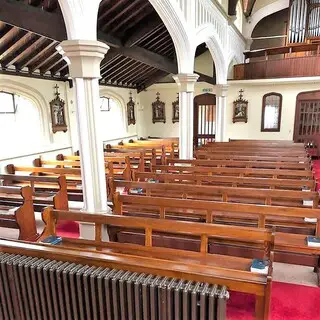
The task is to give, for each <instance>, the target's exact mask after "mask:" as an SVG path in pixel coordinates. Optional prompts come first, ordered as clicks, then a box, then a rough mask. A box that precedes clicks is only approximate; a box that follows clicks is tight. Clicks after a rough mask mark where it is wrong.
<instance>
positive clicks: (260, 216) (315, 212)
mask: <svg viewBox="0 0 320 320" xmlns="http://www.w3.org/2000/svg"><path fill="white" fill-rule="evenodd" d="M127 206H130V208H129V210H130V212H133V213H134V212H135V210H136V212H139V213H143V212H146V213H147V212H148V209H149V210H150V209H151V210H152V211H153V212H158V214H159V218H160V219H165V218H166V215H178V216H180V217H181V216H182V217H183V216H194V217H202V218H204V219H205V220H206V222H207V223H212V221H213V218H214V217H215V216H217V215H218V214H222V215H223V214H224V213H226V214H230V213H232V214H235V215H243V214H246V215H254V216H256V217H257V221H258V227H259V228H265V226H266V218H267V217H272V216H276V217H286V218H291V217H299V218H316V219H317V224H316V234H317V235H318V234H320V209H312V208H293V207H280V206H269V205H254V204H243V203H236V204H234V203H224V202H213V201H203V200H201V201H199V200H186V199H173V198H163V197H141V196H132V195H120V194H119V193H118V192H117V193H116V194H115V195H114V212H115V213H116V214H119V215H123V214H125V213H126V212H125V210H126V207H127ZM142 210H144V211H143V212H142ZM289 221H290V219H289Z"/></svg>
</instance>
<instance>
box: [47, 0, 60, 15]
mask: <svg viewBox="0 0 320 320" xmlns="http://www.w3.org/2000/svg"><path fill="white" fill-rule="evenodd" d="M43 8H45V10H46V11H49V12H52V11H54V10H56V9H57V8H58V0H44V1H43Z"/></svg>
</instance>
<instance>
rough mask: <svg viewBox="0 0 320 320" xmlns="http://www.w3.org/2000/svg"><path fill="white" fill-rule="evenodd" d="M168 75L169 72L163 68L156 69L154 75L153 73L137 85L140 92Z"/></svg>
mask: <svg viewBox="0 0 320 320" xmlns="http://www.w3.org/2000/svg"><path fill="white" fill-rule="evenodd" d="M166 75H167V73H166V72H164V71H161V70H158V71H156V72H155V73H154V74H153V75H151V77H149V78H147V79H146V80H145V81H144V82H143V83H141V84H139V85H138V86H137V91H138V93H139V92H141V91H143V90H145V89H146V88H148V87H150V86H152V85H153V84H154V83H156V82H157V81H158V80H160V79H162V78H163V77H165V76H166Z"/></svg>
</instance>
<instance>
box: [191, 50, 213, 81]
mask: <svg viewBox="0 0 320 320" xmlns="http://www.w3.org/2000/svg"><path fill="white" fill-rule="evenodd" d="M194 70H195V72H197V71H198V72H200V73H203V74H205V75H207V76H209V77H212V76H213V60H212V56H211V53H210V51H209V50H207V51H206V52H205V53H203V54H201V55H200V56H198V57H197V58H196V59H195V62H194Z"/></svg>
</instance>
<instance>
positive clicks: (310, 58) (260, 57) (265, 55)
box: [233, 44, 320, 80]
mask: <svg viewBox="0 0 320 320" xmlns="http://www.w3.org/2000/svg"><path fill="white" fill-rule="evenodd" d="M244 56H245V60H246V61H247V60H248V59H250V61H249V62H247V63H243V64H237V65H235V66H234V69H233V71H234V78H233V79H234V80H251V79H270V78H291V77H314V76H320V45H319V44H298V45H296V44H295V45H291V46H285V47H278V48H268V49H262V50H255V51H248V52H245V53H244Z"/></svg>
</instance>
